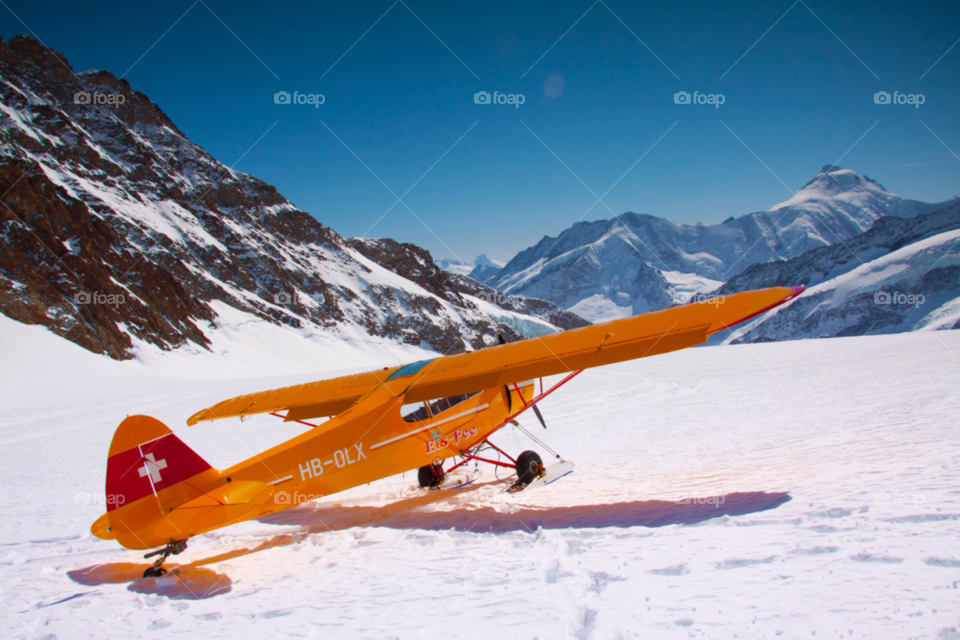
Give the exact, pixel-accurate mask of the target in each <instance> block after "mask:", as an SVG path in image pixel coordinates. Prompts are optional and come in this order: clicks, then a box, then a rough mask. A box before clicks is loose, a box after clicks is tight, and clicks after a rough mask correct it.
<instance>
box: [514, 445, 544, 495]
mask: <svg viewBox="0 0 960 640" xmlns="http://www.w3.org/2000/svg"><path fill="white" fill-rule="evenodd" d="M542 476H543V460H542V459H541V458H540V455H539V454H538V453H537V452H536V451H524V452H523V453H521V454H520V455H519V456H517V482H516V484H517V485H520V486H521V488H522V487H525V486H527V485H528V484H530V483H531V482H533V481H534V480H537V479H539V478H541V477H542Z"/></svg>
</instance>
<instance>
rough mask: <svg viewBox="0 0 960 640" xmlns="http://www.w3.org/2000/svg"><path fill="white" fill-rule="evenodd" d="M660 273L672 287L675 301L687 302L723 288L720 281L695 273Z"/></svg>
mask: <svg viewBox="0 0 960 640" xmlns="http://www.w3.org/2000/svg"><path fill="white" fill-rule="evenodd" d="M660 273H662V274H663V278H664V280H666V281H667V282H668V283H669V284H670V285H671V294H672V295H673V299H674V300H677V301H679V302H686V301H688V300H690V299H691V298H692V297H693V296H695V295H696V294H698V293H711V292H713V291H716V290H717V289H719V288H720V287H721V286H723V282H722V281H720V280H711V279H710V278H704V277H703V276H698V275H697V274H695V273H683V272H681V271H661V272H660Z"/></svg>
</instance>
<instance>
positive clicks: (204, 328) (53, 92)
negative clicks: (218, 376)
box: [0, 36, 583, 359]
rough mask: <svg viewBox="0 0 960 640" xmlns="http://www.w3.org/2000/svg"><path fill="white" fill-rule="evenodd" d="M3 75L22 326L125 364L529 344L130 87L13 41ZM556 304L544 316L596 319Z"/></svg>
mask: <svg viewBox="0 0 960 640" xmlns="http://www.w3.org/2000/svg"><path fill="white" fill-rule="evenodd" d="M0 76H2V78H3V82H2V83H0V98H2V99H0V110H2V111H0V117H2V126H0V194H2V195H0V201H2V203H3V207H2V208H0V245H2V248H3V250H2V251H0V312H2V313H3V314H5V315H7V316H9V317H10V318H12V319H14V320H18V321H20V322H23V323H27V324H40V325H44V326H46V327H48V328H49V329H50V330H52V331H53V332H55V333H57V334H58V335H60V336H63V337H65V338H68V339H69V340H72V341H73V342H76V343H77V344H79V345H81V346H83V347H85V348H87V349H89V350H90V351H93V352H95V353H102V354H107V355H109V356H110V357H112V358H116V359H128V358H132V357H135V356H136V355H137V353H138V351H140V350H142V349H144V348H148V347H149V348H159V349H162V350H170V349H173V348H175V347H182V346H187V345H196V346H199V347H200V348H209V347H210V346H211V344H212V343H213V342H214V341H215V338H216V337H217V336H218V335H220V334H222V333H223V332H232V333H234V334H240V333H243V332H245V331H246V330H248V329H249V327H250V326H253V324H255V323H256V322H261V323H263V322H265V323H269V324H271V325H279V326H284V327H287V328H289V329H290V330H291V331H294V332H299V333H300V334H301V335H303V336H305V337H308V338H309V337H310V336H318V335H322V336H326V337H336V338H339V339H343V340H360V341H363V340H366V339H367V338H368V337H373V339H375V340H380V341H381V342H383V343H385V344H411V345H418V346H420V347H422V348H424V349H429V350H434V351H439V352H442V353H449V352H455V351H460V350H463V349H464V348H472V349H476V348H480V347H482V346H484V345H486V344H492V343H495V342H496V340H497V334H506V335H508V336H513V337H516V336H518V335H519V334H518V332H517V330H516V329H515V328H514V325H512V324H504V323H501V322H500V321H498V320H497V319H495V318H494V317H492V316H491V315H489V314H488V313H486V312H485V311H483V310H482V309H481V307H483V305H482V304H478V303H477V301H476V300H475V299H474V298H473V297H472V295H471V294H470V293H462V292H461V290H460V289H459V288H458V286H459V285H458V283H457V282H456V281H452V280H451V281H443V280H439V279H436V278H434V279H433V280H429V279H427V280H424V279H419V281H417V280H418V279H417V278H416V277H415V276H414V274H412V273H407V274H406V275H407V276H409V277H405V276H404V275H402V274H400V275H398V273H397V272H396V271H393V270H391V267H390V266H389V264H388V266H384V264H387V263H385V262H384V261H383V260H379V261H378V260H376V259H372V258H370V257H369V256H368V255H367V254H368V253H369V251H366V250H365V246H364V245H362V244H357V243H351V242H348V241H347V240H345V239H344V238H342V237H340V236H339V235H338V234H337V233H336V232H334V231H333V230H332V229H330V228H328V227H326V226H324V225H323V224H321V223H320V222H318V221H317V220H316V219H315V218H313V217H312V216H310V215H309V214H307V213H305V212H303V211H301V210H299V209H298V208H297V207H296V206H295V205H293V204H292V203H291V202H289V201H288V200H287V199H286V198H284V197H283V196H282V195H281V194H280V193H278V192H277V190H276V188H275V187H274V186H273V185H270V184H268V183H266V182H264V181H262V180H260V179H258V178H256V177H253V176H250V175H247V174H244V173H241V172H239V171H235V170H233V169H231V168H229V167H226V166H224V165H223V164H221V163H220V162H218V161H217V160H216V159H214V158H213V157H212V156H211V155H210V154H208V153H207V152H206V151H204V150H203V149H202V148H201V147H200V146H199V145H197V144H195V143H193V142H191V141H190V140H189V139H187V137H186V136H185V135H184V134H183V132H181V131H180V130H179V129H178V128H177V127H176V125H175V124H174V123H173V122H172V121H171V120H170V119H169V118H168V117H167V116H166V114H164V113H163V111H162V110H161V109H160V108H159V107H158V106H157V105H156V104H154V103H153V102H152V101H151V100H150V98H149V97H148V96H146V95H144V94H143V93H141V92H139V91H136V90H134V89H133V88H132V87H131V86H130V84H129V83H128V82H127V81H126V80H122V79H121V80H118V79H117V78H116V77H114V76H113V75H112V74H111V73H109V72H107V71H90V72H84V73H80V74H76V73H74V71H73V69H72V68H71V67H70V65H69V63H68V62H67V60H66V58H65V57H64V56H63V55H62V54H60V53H57V52H55V51H52V50H51V49H48V48H47V47H45V46H43V45H42V44H40V43H39V42H37V41H36V40H34V39H32V38H30V37H26V36H16V37H14V38H12V39H11V40H10V42H9V43H4V42H3V41H2V40H0ZM409 247H412V245H409ZM404 251H406V252H408V253H410V254H411V255H412V254H416V255H417V258H416V259H417V260H421V261H423V262H424V263H425V266H424V268H428V266H430V265H432V263H433V260H432V259H431V258H430V256H429V254H428V253H427V252H425V251H423V250H420V249H418V248H415V247H413V248H409V249H404ZM418 252H419V253H418ZM434 275H435V274H434ZM468 289H469V291H472V290H473V289H472V288H469V287H468ZM544 304H545V305H546V304H548V303H544ZM551 307H552V305H551ZM546 309H547V307H544V311H543V313H541V314H540V316H537V317H535V318H534V317H532V316H531V317H530V320H531V322H533V321H536V322H541V323H543V324H549V323H546V322H545V321H543V320H541V316H551V314H553V316H556V317H557V318H563V319H565V321H568V322H571V323H575V322H577V321H579V322H583V321H582V319H574V318H573V316H572V315H571V314H565V313H564V312H562V311H561V310H559V309H555V308H554V309H553V310H552V311H547V310H546ZM517 313H518V314H519V315H523V312H522V311H518V312H517ZM551 317H552V316H551ZM514 324H517V325H521V326H522V323H514ZM540 330H547V329H544V328H543V327H541V328H540ZM552 330H557V327H555V326H554V327H552ZM218 332H220V333H218Z"/></svg>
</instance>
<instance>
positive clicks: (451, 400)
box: [427, 392, 479, 416]
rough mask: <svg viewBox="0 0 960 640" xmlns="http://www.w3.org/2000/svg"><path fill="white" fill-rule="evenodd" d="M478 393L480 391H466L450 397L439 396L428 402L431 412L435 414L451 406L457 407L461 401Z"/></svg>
mask: <svg viewBox="0 0 960 640" xmlns="http://www.w3.org/2000/svg"><path fill="white" fill-rule="evenodd" d="M477 393H479V392H474V393H464V394H461V395H459V396H450V397H448V398H438V399H436V400H431V401H429V402H428V403H427V404H428V405H429V406H430V414H431V415H434V416H435V415H437V414H440V413H443V412H444V411H446V410H447V409H449V408H450V407H455V406H457V405H458V404H460V403H461V402H463V401H464V400H467V399H469V398H472V397H473V396H475V395H477Z"/></svg>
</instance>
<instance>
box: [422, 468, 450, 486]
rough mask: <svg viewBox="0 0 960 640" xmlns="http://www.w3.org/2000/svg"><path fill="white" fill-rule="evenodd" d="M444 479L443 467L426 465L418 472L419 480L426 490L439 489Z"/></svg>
mask: <svg viewBox="0 0 960 640" xmlns="http://www.w3.org/2000/svg"><path fill="white" fill-rule="evenodd" d="M443 477H444V473H443V465H438V464H425V465H423V466H422V467H420V468H419V469H418V470H417V480H418V481H419V482H420V486H421V487H423V488H424V489H432V488H433V487H439V486H440V484H441V483H442V482H443Z"/></svg>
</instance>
